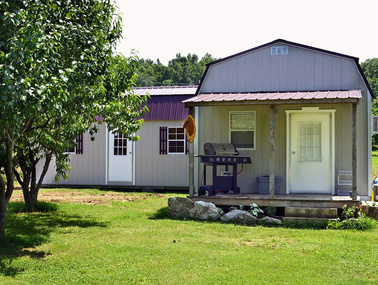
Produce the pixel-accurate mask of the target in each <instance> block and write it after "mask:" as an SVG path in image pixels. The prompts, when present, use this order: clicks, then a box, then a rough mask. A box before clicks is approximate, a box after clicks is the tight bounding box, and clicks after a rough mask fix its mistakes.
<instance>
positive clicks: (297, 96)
mask: <svg viewBox="0 0 378 285" xmlns="http://www.w3.org/2000/svg"><path fill="white" fill-rule="evenodd" d="M359 98H362V94H361V90H347V91H297V92H270V93H206V94H199V95H198V96H194V97H192V98H189V99H187V100H185V101H183V103H186V104H188V105H197V104H198V105H201V103H211V102H214V103H215V102H218V103H219V102H242V101H268V102H267V103H269V101H276V102H277V101H287V100H318V99H322V100H324V99H341V100H343V99H345V100H346V99H359Z"/></svg>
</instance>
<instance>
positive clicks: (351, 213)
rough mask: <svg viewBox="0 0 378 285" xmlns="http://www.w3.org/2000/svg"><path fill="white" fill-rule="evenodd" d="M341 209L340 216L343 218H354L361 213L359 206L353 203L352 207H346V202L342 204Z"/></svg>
mask: <svg viewBox="0 0 378 285" xmlns="http://www.w3.org/2000/svg"><path fill="white" fill-rule="evenodd" d="M341 209H342V213H341V217H342V218H343V219H356V218H358V217H359V216H360V213H361V212H360V208H359V206H355V205H353V206H352V207H348V205H347V204H344V205H343V206H342V208H341Z"/></svg>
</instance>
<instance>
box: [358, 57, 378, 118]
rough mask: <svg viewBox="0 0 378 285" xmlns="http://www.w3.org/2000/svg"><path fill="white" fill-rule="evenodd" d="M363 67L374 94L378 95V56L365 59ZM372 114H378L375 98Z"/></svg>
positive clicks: (377, 104)
mask: <svg viewBox="0 0 378 285" xmlns="http://www.w3.org/2000/svg"><path fill="white" fill-rule="evenodd" d="M361 69H362V71H363V72H364V74H365V76H366V78H367V80H368V82H369V85H370V87H371V89H372V90H373V93H374V95H375V96H378V58H372V59H367V60H365V61H364V62H362V63H361ZM372 114H373V115H378V101H377V99H375V100H374V102H373V105H372Z"/></svg>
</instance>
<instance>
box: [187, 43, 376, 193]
mask: <svg viewBox="0 0 378 285" xmlns="http://www.w3.org/2000/svg"><path fill="white" fill-rule="evenodd" d="M373 99H374V94H373V92H372V90H371V88H370V86H369V84H368V82H367V80H366V78H365V76H364V74H363V72H362V70H361V67H360V65H359V63H358V59H357V58H355V57H352V56H348V55H344V54H340V53H335V52H331V51H327V50H323V49H319V48H315V47H311V46H306V45H303V44H298V43H294V42H289V41H286V40H281V39H279V40H275V41H273V42H270V43H267V44H264V45H261V46H258V47H255V48H252V49H250V50H246V51H243V52H240V53H238V54H235V55H231V56H229V57H226V58H223V59H221V60H218V61H215V62H212V63H209V64H208V65H207V67H206V71H205V73H204V75H203V77H202V80H201V83H200V85H199V87H198V90H197V92H196V96H194V97H192V98H190V99H187V100H185V101H184V102H185V105H186V106H187V107H189V108H191V109H193V110H195V111H196V125H197V134H196V140H195V149H196V150H195V152H196V151H197V152H198V154H200V155H201V154H203V146H204V145H205V144H206V143H209V142H210V143H232V144H233V145H234V146H235V147H236V148H237V151H238V152H239V153H240V155H242V156H243V157H249V158H251V160H252V163H251V164H244V165H237V166H236V167H238V171H237V172H238V173H239V172H240V174H239V175H238V177H237V183H238V187H239V188H240V193H241V194H255V193H259V192H258V191H259V190H258V189H259V187H258V186H259V181H258V178H259V177H264V176H266V177H269V178H268V179H269V189H272V187H273V189H274V187H275V186H276V185H275V182H277V180H279V181H280V183H279V186H280V187H279V191H278V194H279V195H288V194H289V195H292V194H295V195H329V196H341V195H349V191H352V190H353V189H354V191H353V192H354V193H355V194H358V195H359V197H360V198H361V199H368V197H369V196H370V195H371V173H372V171H371V104H372V100H373ZM194 161H195V164H194V165H195V167H194V170H193V171H194V175H193V177H194V178H193V187H192V189H190V190H191V196H194V195H195V194H196V193H197V192H198V189H200V187H201V185H203V184H204V168H206V166H205V165H204V163H201V160H200V159H194ZM205 175H206V177H205V179H206V181H207V184H212V183H213V182H212V179H215V178H214V177H215V176H214V175H211V173H210V172H207V174H205ZM219 175H229V171H228V172H227V171H225V170H223V169H221V170H220V173H219ZM272 177H273V179H272ZM214 190H217V189H214ZM194 191H195V192H196V193H194ZM356 192H357V193H356ZM270 193H272V192H270ZM356 197H357V196H355V197H354V200H355V199H356Z"/></svg>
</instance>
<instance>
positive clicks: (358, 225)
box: [327, 215, 378, 231]
mask: <svg viewBox="0 0 378 285" xmlns="http://www.w3.org/2000/svg"><path fill="white" fill-rule="evenodd" d="M377 227H378V222H377V221H375V220H374V219H372V218H369V217H366V216H365V215H361V217H360V218H358V219H356V218H351V219H347V220H343V221H340V220H337V221H334V222H330V223H328V226H327V228H328V229H334V230H346V229H349V230H352V229H354V230H363V231H366V230H372V229H375V228H377Z"/></svg>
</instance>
